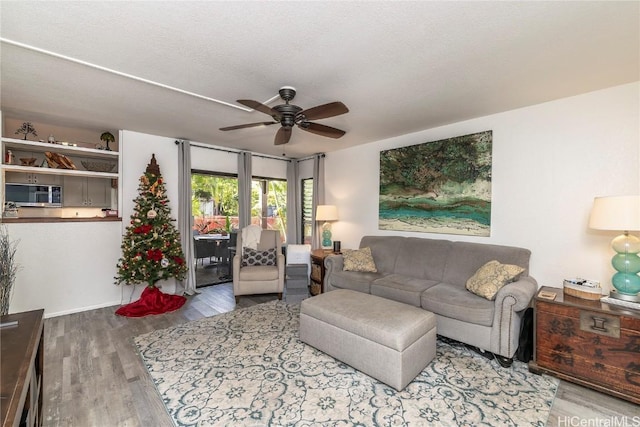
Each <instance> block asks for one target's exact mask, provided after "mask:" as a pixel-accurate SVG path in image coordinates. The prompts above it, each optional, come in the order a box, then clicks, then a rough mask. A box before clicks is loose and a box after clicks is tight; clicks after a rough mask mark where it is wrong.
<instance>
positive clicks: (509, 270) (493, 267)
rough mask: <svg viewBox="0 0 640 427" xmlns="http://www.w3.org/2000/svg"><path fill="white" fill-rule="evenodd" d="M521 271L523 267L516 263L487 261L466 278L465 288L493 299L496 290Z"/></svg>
mask: <svg viewBox="0 0 640 427" xmlns="http://www.w3.org/2000/svg"><path fill="white" fill-rule="evenodd" d="M523 271H524V268H522V267H520V266H517V265H513V264H501V263H499V262H498V261H496V260H493V261H489V262H488V263H486V264H485V265H483V266H482V267H480V268H479V269H478V271H476V273H475V274H474V275H473V276H471V277H470V278H469V280H467V286H466V288H467V290H469V291H471V292H473V293H474V294H476V295H478V296H480V297H482V298H486V299H488V300H490V301H493V300H494V299H496V294H497V293H498V291H499V290H500V289H502V287H503V286H504V285H506V284H507V283H511V282H512V281H513V280H514V279H515V278H516V277H518V276H519V275H520V273H522V272H523Z"/></svg>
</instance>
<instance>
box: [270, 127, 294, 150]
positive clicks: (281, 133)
mask: <svg viewBox="0 0 640 427" xmlns="http://www.w3.org/2000/svg"><path fill="white" fill-rule="evenodd" d="M290 139H291V128H289V127H284V126H283V127H281V128H280V129H279V130H278V132H277V133H276V139H275V141H274V144H275V145H282V144H286V143H287V142H289V140H290Z"/></svg>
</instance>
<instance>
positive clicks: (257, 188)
mask: <svg viewBox="0 0 640 427" xmlns="http://www.w3.org/2000/svg"><path fill="white" fill-rule="evenodd" d="M191 191H192V194H193V195H192V199H191V203H192V205H191V209H192V212H193V219H194V229H195V230H197V231H199V232H200V233H218V232H223V231H225V232H229V231H231V230H232V229H237V228H238V222H239V221H238V178H237V177H236V176H235V175H225V174H220V173H213V172H212V173H207V172H201V171H198V172H193V173H192V174H191ZM251 223H252V224H257V225H260V226H261V227H262V228H264V229H268V230H280V235H281V236H282V240H283V241H286V233H287V181H286V180H282V179H273V178H254V179H253V180H252V181H251Z"/></svg>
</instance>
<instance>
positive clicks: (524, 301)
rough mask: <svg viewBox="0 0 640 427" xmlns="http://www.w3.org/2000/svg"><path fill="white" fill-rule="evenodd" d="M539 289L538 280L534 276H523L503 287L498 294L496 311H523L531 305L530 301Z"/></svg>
mask: <svg viewBox="0 0 640 427" xmlns="http://www.w3.org/2000/svg"><path fill="white" fill-rule="evenodd" d="M536 290H538V282H536V279H534V278H533V277H529V276H526V277H522V278H520V279H519V280H517V281H515V282H511V283H509V284H507V285H506V286H504V287H502V289H500V290H499V291H498V293H497V295H496V311H498V310H499V309H500V307H502V310H504V309H508V310H510V311H515V312H518V311H522V310H524V309H525V308H527V307H529V303H530V302H531V299H533V296H534V295H535V294H536Z"/></svg>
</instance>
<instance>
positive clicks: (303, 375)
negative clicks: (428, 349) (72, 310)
mask: <svg viewBox="0 0 640 427" xmlns="http://www.w3.org/2000/svg"><path fill="white" fill-rule="evenodd" d="M299 314H300V305H299V304H295V305H288V304H286V303H284V302H281V301H273V302H269V303H265V304H259V305H256V306H253V307H251V308H247V309H239V310H235V311H232V312H229V313H225V314H221V315H218V316H213V317H209V318H205V319H201V320H198V321H193V322H189V323H186V324H184V325H180V326H176V327H172V328H169V329H165V330H160V331H155V332H151V333H148V334H145V335H141V336H138V337H136V338H135V340H134V341H135V344H136V345H137V347H138V350H139V352H140V355H141V356H142V359H143V361H144V363H145V365H146V366H147V369H148V370H149V373H150V375H151V377H152V378H153V381H154V383H155V385H156V387H157V389H158V392H159V393H160V395H161V397H162V399H163V401H164V404H165V406H166V408H167V411H168V413H169V415H170V416H171V418H172V419H173V422H174V423H175V425H176V426H193V425H198V426H351V425H353V426H367V427H369V426H456V425H463V426H529V425H531V426H544V425H545V424H546V421H547V418H548V416H549V410H550V408H551V405H552V403H553V398H554V396H555V392H556V389H557V385H558V381H557V380H556V379H554V378H552V377H548V376H539V375H534V374H531V373H530V372H529V371H528V369H527V366H526V364H524V363H521V362H514V364H513V366H512V367H511V368H509V369H504V368H501V367H500V366H499V365H498V364H497V362H495V361H490V360H487V359H485V358H484V357H482V356H480V355H478V354H476V353H474V352H472V351H470V350H468V349H467V348H466V347H465V346H464V345H462V344H459V343H457V342H455V341H450V340H445V339H441V338H438V344H437V355H436V358H435V359H434V360H433V361H432V362H431V363H430V364H429V366H427V368H426V369H425V370H424V371H423V372H422V373H421V374H420V375H419V376H418V377H417V378H416V379H415V380H414V381H413V382H412V383H411V384H409V385H408V386H407V387H406V388H405V389H404V390H403V391H402V392H397V391H395V390H394V389H393V388H391V387H389V386H387V385H385V384H383V383H380V382H379V381H377V380H375V379H373V378H371V377H369V376H367V375H365V374H363V373H360V372H358V371H356V370H354V369H353V368H351V367H349V366H347V365H345V364H343V363H341V362H339V361H337V360H335V359H334V358H332V357H330V356H328V355H326V354H324V353H322V352H320V351H318V350H316V349H314V348H313V347H310V346H308V345H306V344H304V343H302V342H300V341H299V340H298V329H299V328H298V327H299V323H298V318H299Z"/></svg>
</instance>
